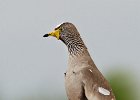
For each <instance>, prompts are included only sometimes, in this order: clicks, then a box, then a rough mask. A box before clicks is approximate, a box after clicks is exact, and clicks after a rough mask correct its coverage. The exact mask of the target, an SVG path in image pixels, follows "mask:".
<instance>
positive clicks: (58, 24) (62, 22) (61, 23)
mask: <svg viewBox="0 0 140 100" xmlns="http://www.w3.org/2000/svg"><path fill="white" fill-rule="evenodd" d="M63 23H64V22H62V23H60V24H58V25H56V27H55V28H57V27H59V26H60V25H61V24H63Z"/></svg>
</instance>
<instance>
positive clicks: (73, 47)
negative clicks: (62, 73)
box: [64, 37, 87, 56]
mask: <svg viewBox="0 0 140 100" xmlns="http://www.w3.org/2000/svg"><path fill="white" fill-rule="evenodd" d="M64 43H65V44H66V46H67V48H68V52H69V54H70V55H71V56H78V55H81V54H82V53H83V51H87V48H86V46H85V44H84V42H83V40H82V39H81V37H75V38H74V39H70V40H65V41H64Z"/></svg>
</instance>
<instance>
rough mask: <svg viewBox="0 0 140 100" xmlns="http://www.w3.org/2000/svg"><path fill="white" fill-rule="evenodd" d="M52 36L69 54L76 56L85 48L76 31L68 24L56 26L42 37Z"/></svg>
mask: <svg viewBox="0 0 140 100" xmlns="http://www.w3.org/2000/svg"><path fill="white" fill-rule="evenodd" d="M48 36H53V37H56V38H57V39H58V40H61V41H62V42H63V43H64V44H65V45H66V46H67V47H68V50H69V52H70V53H71V54H72V53H73V54H76V53H77V52H79V51H82V50H83V48H86V47H85V45H84V43H83V41H82V39H81V37H80V34H79V32H78V30H77V29H76V27H75V26H74V25H73V24H72V23H69V22H65V23H62V24H60V25H59V26H57V27H56V28H55V29H54V31H52V32H50V33H48V34H45V35H44V36H43V37H48Z"/></svg>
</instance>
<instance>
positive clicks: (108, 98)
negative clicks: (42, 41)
mask: <svg viewBox="0 0 140 100" xmlns="http://www.w3.org/2000/svg"><path fill="white" fill-rule="evenodd" d="M49 36H53V37H56V38H57V39H58V40H61V41H62V42H63V43H64V44H65V45H66V46H67V48H68V67H67V70H66V73H65V75H64V78H65V89H66V94H67V97H68V100H116V98H115V95H114V93H113V90H112V88H111V86H110V84H109V82H108V81H107V80H106V78H105V77H104V76H103V74H102V73H101V72H100V71H99V70H98V68H97V67H96V65H95V63H94V61H93V60H92V58H91V56H90V54H89V52H88V49H87V47H86V45H85V44H84V42H83V40H82V38H81V36H80V33H79V31H78V30H77V28H76V26H75V25H74V24H72V23H70V22H63V23H62V24H60V25H58V26H57V27H55V28H54V30H53V31H52V32H50V33H47V34H45V35H44V36H43V37H49Z"/></svg>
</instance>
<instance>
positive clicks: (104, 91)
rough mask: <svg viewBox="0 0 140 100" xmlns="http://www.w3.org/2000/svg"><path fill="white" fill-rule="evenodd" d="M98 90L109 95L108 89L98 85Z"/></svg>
mask: <svg viewBox="0 0 140 100" xmlns="http://www.w3.org/2000/svg"><path fill="white" fill-rule="evenodd" d="M98 91H99V93H101V94H103V95H110V91H109V90H107V89H104V88H102V87H98Z"/></svg>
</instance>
